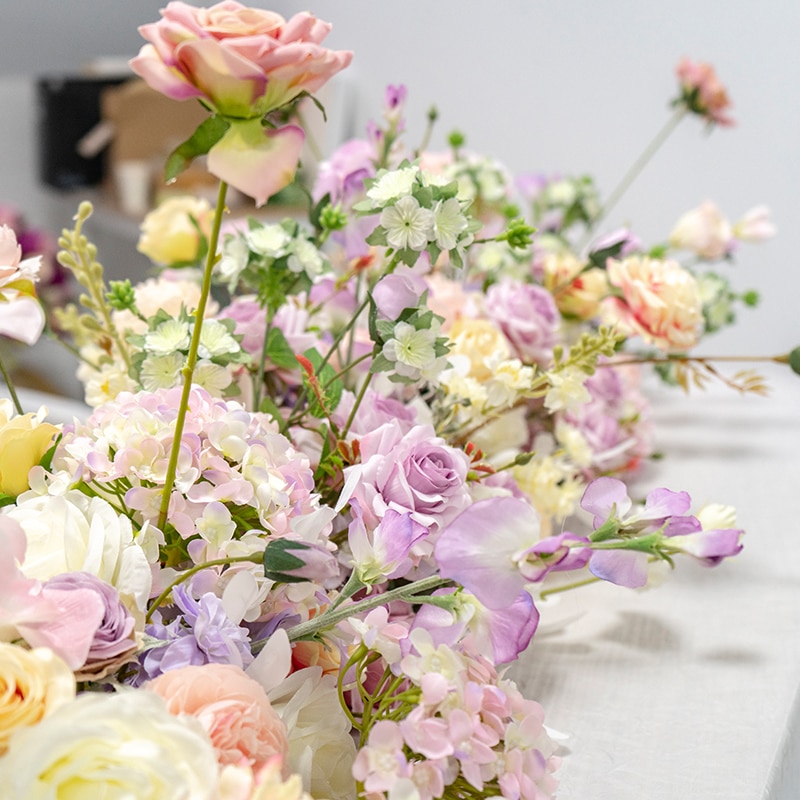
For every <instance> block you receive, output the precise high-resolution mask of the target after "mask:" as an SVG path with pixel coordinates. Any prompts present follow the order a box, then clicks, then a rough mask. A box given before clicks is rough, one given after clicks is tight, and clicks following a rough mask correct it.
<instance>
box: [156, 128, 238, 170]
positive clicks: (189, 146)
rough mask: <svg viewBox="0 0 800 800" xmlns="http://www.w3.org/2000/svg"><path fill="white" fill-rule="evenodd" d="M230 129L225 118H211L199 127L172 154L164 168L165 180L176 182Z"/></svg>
mask: <svg viewBox="0 0 800 800" xmlns="http://www.w3.org/2000/svg"><path fill="white" fill-rule="evenodd" d="M228 128H230V123H228V122H227V121H226V120H225V119H224V118H223V117H219V116H213V117H209V118H208V119H207V120H205V121H204V122H201V123H200V125H198V126H197V130H195V132H194V133H193V134H192V135H191V136H190V137H189V138H188V139H187V140H186V141H185V142H183V144H179V145H178V146H177V147H176V148H175V149H174V150H173V151H172V153H170V155H169V158H168V159H167V165H166V167H165V168H164V180H166V182H167V183H170V182H171V181H174V180H175V178H177V177H178V175H180V174H181V172H183V171H184V170H185V169H187V168H188V167H189V165H190V164H191V163H192V161H194V159H195V158H197V156H204V155H206V153H208V151H209V150H210V149H211V148H212V147H213V146H214V145H215V144H216V143H217V142H218V141H219V140H220V139H221V138H222V137H223V136H224V135H225V131H227V130H228Z"/></svg>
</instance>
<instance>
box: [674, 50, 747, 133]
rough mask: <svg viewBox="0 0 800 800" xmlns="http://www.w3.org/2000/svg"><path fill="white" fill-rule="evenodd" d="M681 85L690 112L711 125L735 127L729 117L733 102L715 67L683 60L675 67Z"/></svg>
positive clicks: (684, 101) (686, 59) (700, 62)
mask: <svg viewBox="0 0 800 800" xmlns="http://www.w3.org/2000/svg"><path fill="white" fill-rule="evenodd" d="M675 74H676V75H677V76H678V80H679V81H680V83H681V91H682V93H683V103H685V105H686V107H687V108H688V109H689V111H692V112H693V113H695V114H699V115H700V116H701V117H704V118H705V119H706V120H708V122H709V123H710V124H713V123H716V124H717V125H733V124H734V122H733V119H731V117H729V116H728V115H727V113H726V112H727V110H728V108H730V105H731V101H730V100H729V99H728V93H727V92H726V91H725V87H724V86H723V85H722V82H721V81H720V79H719V78H718V77H717V73H716V72H715V71H714V67H712V66H711V64H706V63H704V62H702V61H692V60H691V59H689V58H682V59H681V60H680V61H679V62H678V66H677V67H675Z"/></svg>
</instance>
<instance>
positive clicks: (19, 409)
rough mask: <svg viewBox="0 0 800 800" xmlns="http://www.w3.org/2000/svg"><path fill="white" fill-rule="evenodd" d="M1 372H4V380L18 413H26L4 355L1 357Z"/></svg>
mask: <svg viewBox="0 0 800 800" xmlns="http://www.w3.org/2000/svg"><path fill="white" fill-rule="evenodd" d="M0 372H2V373H3V380H4V381H5V382H6V386H7V387H8V393H9V394H10V395H11V401H12V402H13V403H14V408H15V409H16V410H17V414H20V415H22V414H24V413H25V412H24V411H23V410H22V404H21V403H20V402H19V397H17V390H16V389H15V388H14V382H13V381H12V380H11V375H10V374H9V373H8V370H7V369H6V365H5V364H4V363H3V359H2V357H0Z"/></svg>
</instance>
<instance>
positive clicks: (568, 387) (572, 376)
mask: <svg viewBox="0 0 800 800" xmlns="http://www.w3.org/2000/svg"><path fill="white" fill-rule="evenodd" d="M588 377H589V376H588V375H587V374H586V373H585V372H584V371H583V370H580V369H577V368H576V367H567V368H566V369H564V370H562V371H561V372H551V373H549V374H548V376H547V380H548V381H549V382H550V390H549V391H548V392H547V394H546V395H545V398H544V405H545V408H546V409H547V410H548V411H551V412H555V411H562V410H567V411H569V410H571V409H573V408H577V407H578V406H581V405H583V404H584V403H588V402H589V400H591V399H592V398H591V395H590V394H589V390H588V389H587V388H586V386H584V384H585V383H586V379H587V378H588Z"/></svg>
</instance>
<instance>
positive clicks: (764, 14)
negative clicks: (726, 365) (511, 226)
mask: <svg viewBox="0 0 800 800" xmlns="http://www.w3.org/2000/svg"><path fill="white" fill-rule="evenodd" d="M162 4H163V3H153V2H151V0H136V2H135V3H128V2H122V1H121V0H114V2H112V0H106V1H105V2H99V0H95V1H94V2H88V0H83V2H80V3H78V2H75V3H69V4H66V3H65V4H63V6H64V9H62V11H63V13H62V11H58V12H56V13H59V14H61V16H60V18H59V19H56V18H55V17H53V14H52V13H50V12H52V11H53V10H54V9H55V6H56V5H58V6H61V5H62V4H55V3H50V2H47V1H46V0H38V1H37V0H29V2H27V3H25V4H17V3H13V4H12V3H10V2H8V0H4V1H3V13H4V19H3V34H2V37H3V39H5V40H8V41H7V42H4V45H3V47H0V69H1V70H3V71H4V72H5V73H6V74H8V73H9V72H13V73H14V74H17V75H19V74H21V73H22V72H44V71H48V70H50V69H51V67H56V68H63V65H68V64H69V62H70V59H72V60H73V63H77V61H79V60H80V58H79V57H88V56H90V55H95V54H109V53H114V52H124V51H125V49H128V50H129V51H130V52H131V53H132V52H133V51H135V49H136V48H137V47H138V39H137V38H136V36H135V32H134V31H133V30H132V28H135V26H136V24H138V23H140V22H147V21H150V20H153V19H155V18H156V14H155V13H154V9H155V8H156V7H157V6H159V5H162ZM253 4H254V5H259V6H264V7H272V8H274V9H275V10H278V11H281V12H282V13H284V14H287V15H288V14H290V13H293V12H294V11H297V10H301V9H304V8H308V9H309V10H311V11H312V12H314V13H316V14H317V15H318V16H321V17H323V18H326V19H328V20H330V21H331V22H333V24H334V30H333V32H332V34H331V36H330V37H329V40H328V42H329V44H330V46H332V47H336V48H342V49H344V48H347V49H352V50H354V51H355V58H354V61H353V65H352V67H351V68H350V70H349V72H350V78H351V79H352V81H353V82H354V84H355V86H356V90H357V95H358V98H357V99H358V107H357V108H358V110H357V113H356V116H355V119H354V121H353V131H354V132H355V133H360V131H361V130H362V129H363V125H364V123H365V122H366V120H367V119H368V118H369V117H371V116H377V114H379V112H380V104H381V100H382V96H383V88H384V86H385V85H386V84H387V83H405V84H406V85H407V86H408V88H409V93H410V99H409V103H408V120H409V135H408V140H409V142H411V143H413V142H415V141H416V140H417V139H418V138H419V136H420V134H421V130H422V127H423V124H424V117H425V113H426V111H427V109H428V107H429V106H430V105H431V104H436V105H437V107H438V108H439V111H440V123H439V127H438V131H437V136H436V137H435V139H434V144H435V145H437V146H441V145H442V143H443V141H444V137H445V135H446V133H447V132H448V131H449V130H451V129H453V128H458V129H460V130H462V131H463V132H465V133H466V134H467V136H468V140H469V145H470V146H471V148H473V149H475V150H479V151H483V152H486V153H490V154H492V155H494V156H496V157H498V158H500V159H501V160H503V161H505V162H506V163H507V164H508V166H509V167H511V168H512V169H514V170H538V171H545V172H548V173H551V172H563V173H583V172H590V173H592V174H594V175H595V177H596V179H597V182H598V184H599V186H600V187H601V189H604V190H606V191H608V190H610V188H611V187H612V186H613V184H614V183H615V181H616V180H617V179H618V178H619V177H620V176H621V174H622V173H623V172H624V170H625V169H626V167H627V166H628V164H629V163H630V162H631V161H632V160H633V158H634V157H635V155H636V154H637V153H638V151H639V150H640V149H641V148H642V147H643V146H644V145H645V144H646V142H647V141H648V140H649V138H650V137H651V136H652V135H653V134H654V133H655V131H656V130H657V129H658V128H659V126H660V125H661V124H662V122H663V121H664V119H665V117H666V114H667V108H666V106H667V102H668V100H669V99H671V98H672V97H673V96H674V94H675V92H676V83H675V80H674V77H673V67H674V64H675V63H676V62H677V60H678V59H679V58H680V57H681V56H683V55H688V56H690V57H692V58H695V59H698V60H706V61H711V62H712V63H713V64H715V66H716V67H717V70H718V72H719V74H720V76H721V77H722V79H723V80H724V82H725V83H726V84H727V86H728V88H729V92H730V95H731V97H732V100H733V103H734V108H733V113H734V115H735V117H736V119H737V123H738V124H737V127H735V128H733V129H724V130H723V129H719V130H715V131H714V132H713V133H712V134H711V135H710V136H708V135H706V134H705V133H704V132H703V129H702V126H701V125H700V123H699V122H698V121H697V120H695V119H689V120H687V121H685V122H684V123H683V125H682V127H681V128H680V129H679V130H678V132H677V133H676V134H675V135H674V137H673V138H672V139H671V140H670V141H669V142H668V144H667V145H666V147H665V148H664V149H663V150H662V151H661V152H660V153H659V155H658V156H657V157H656V160H655V161H654V162H653V163H652V164H651V165H650V167H649V168H648V170H647V171H646V172H645V174H644V175H643V176H642V178H641V179H640V180H639V182H638V183H637V184H636V186H635V187H634V189H633V190H632V191H631V192H630V194H629V195H628V196H627V197H626V199H625V200H624V201H623V202H622V203H620V205H619V206H618V208H617V210H616V212H615V213H614V214H613V215H612V219H611V220H610V222H611V223H622V222H628V223H630V224H631V225H633V227H634V229H635V230H636V231H637V232H638V233H639V234H640V235H642V236H643V237H644V238H645V239H646V240H650V241H654V240H660V239H663V238H664V237H665V236H666V235H667V233H668V232H669V229H670V227H671V226H672V224H673V222H674V221H675V220H676V219H677V218H678V216H679V215H680V214H681V213H682V212H683V211H685V210H687V209H688V208H691V207H693V206H695V205H697V204H699V203H700V202H701V201H703V200H705V199H712V200H714V201H715V202H717V203H718V205H719V206H720V207H721V208H722V209H723V211H724V212H726V213H727V214H728V215H729V216H731V217H734V218H735V217H737V216H738V215H740V214H741V213H742V212H744V211H745V210H746V209H748V208H750V207H751V206H753V205H755V204H757V203H767V204H769V205H770V207H771V208H772V210H773V215H774V219H775V221H776V223H777V225H778V228H779V235H778V237H777V238H776V239H774V240H773V241H771V242H770V243H768V244H766V245H761V246H758V247H756V246H748V247H745V248H743V249H742V251H741V253H740V256H739V258H738V259H737V263H736V265H735V266H732V267H730V268H728V269H729V270H730V273H731V275H732V276H733V280H734V282H735V285H737V286H738V287H740V288H742V289H744V288H749V287H750V286H757V287H758V288H760V289H761V290H762V293H763V302H762V305H761V307H760V308H759V309H758V310H757V311H756V312H749V313H748V312H743V314H742V317H741V320H740V324H739V325H738V327H737V328H735V329H733V330H731V331H728V332H725V333H723V334H720V335H718V336H717V337H715V338H714V339H711V340H709V342H708V343H707V345H706V346H705V349H706V351H716V352H737V351H747V352H772V351H775V352H778V351H783V350H787V349H789V348H790V347H792V346H794V345H796V344H800V324H798V322H797V315H796V311H795V309H796V304H797V301H796V298H797V297H798V296H800V277H798V274H799V273H800V270H798V269H797V267H796V266H795V262H796V260H797V259H796V253H798V252H800V229H799V228H798V226H797V225H796V223H795V219H796V217H797V214H798V211H800V157H799V154H798V147H800V136H799V135H798V134H800V102H798V96H800V48H798V47H797V31H798V30H800V3H797V2H795V1H794V0H762V2H761V3H759V4H754V3H752V2H741V0H671V2H661V1H660V0H659V1H658V2H652V3H643V2H641V0H580V2H578V0H573V1H572V2H564V1H563V0H562V2H553V1H552V0H551V2H544V0H500V1H499V2H494V3H487V2H485V1H484V0H398V2H391V3H390V2H385V0H384V2H380V1H379V0H378V1H376V0H347V2H343V1H342V0H338V2H333V1H332V0H318V2H316V3H309V4H308V5H306V4H305V3H303V4H302V5H301V4H298V3H292V2H286V1H285V0H277V1H276V2H274V3H271V4H268V3H266V2H262V1H261V0H257V1H256V2H253ZM67 8H69V9H70V13H67V12H66V10H65V9H67ZM123 13H124V15H125V18H123V16H122V15H123ZM9 14H10V15H11V16H9ZM132 16H133V17H134V18H135V22H133V21H131V17H132ZM87 26H88V33H87V29H86V28H87ZM9 47H10V48H11V49H10V50H9V49H8V48H9ZM92 47H93V48H95V52H94V53H92V52H91V48H92ZM4 48H5V49H4ZM75 59H77V61H75ZM10 62H13V63H10ZM60 65H62V66H60ZM12 67H13V69H12ZM23 67H24V69H23ZM2 86H3V84H1V83H0V99H2ZM4 108H6V107H4ZM0 119H2V123H1V124H0V134H1V135H2V140H1V144H2V146H0V201H2V200H13V199H14V198H13V197H10V196H9V195H8V191H9V190H14V191H15V192H18V193H20V195H21V196H23V197H34V195H35V191H32V190H31V189H30V188H29V187H30V185H32V183H33V179H32V177H31V176H30V175H29V174H28V161H29V159H27V158H25V157H23V158H19V157H18V155H19V154H23V155H24V154H25V153H26V152H28V153H29V151H30V146H31V145H30V137H31V131H30V130H29V129H28V128H27V125H28V124H29V123H30V120H27V121H24V124H20V125H19V126H16V125H14V124H13V122H11V121H9V119H8V116H7V114H6V113H4V114H3V115H1V116H0ZM23 167H24V170H25V172H24V173H23V172H22V171H21V168H23ZM28 211H29V216H31V217H35V213H34V210H33V209H29V210H28Z"/></svg>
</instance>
